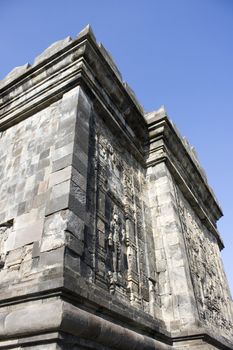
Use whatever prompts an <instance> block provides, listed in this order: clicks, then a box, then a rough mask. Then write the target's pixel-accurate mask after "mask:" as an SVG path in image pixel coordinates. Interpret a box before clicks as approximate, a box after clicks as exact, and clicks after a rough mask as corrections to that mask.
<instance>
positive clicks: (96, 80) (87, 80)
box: [0, 26, 233, 350]
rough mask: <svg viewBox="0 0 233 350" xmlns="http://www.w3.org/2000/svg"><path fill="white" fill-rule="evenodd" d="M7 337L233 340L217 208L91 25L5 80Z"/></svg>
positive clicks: (136, 347)
mask: <svg viewBox="0 0 233 350" xmlns="http://www.w3.org/2000/svg"><path fill="white" fill-rule="evenodd" d="M0 179H1V180H0V303H1V306H0V349H17V350H19V349H20V350H21V349H23V350H31V349H35V350H55V349H56V350H58V349H60V350H61V349H62V350H67V349H71V350H80V349H82V350H84V349H86V350H88V349H92V350H94V349H95V350H110V349H113V350H114V349H115V350H159V349H168V350H169V349H170V350H172V349H195V350H202V349H204V350H208V349H212V350H213V349H233V318H232V300H231V295H230V291H229V288H228V285H227V281H226V277H225V274H224V269H223V265H222V261H221V257H220V251H221V249H222V248H223V242H222V240H221V237H220V235H219V233H218V230H217V227H216V222H217V220H218V219H219V218H220V217H221V216H222V211H221V209H220V207H219V204H218V202H217V200H216V198H215V196H214V193H213V191H212V189H211V188H210V187H209V185H208V183H207V179H206V176H205V173H204V171H203V170H202V168H201V166H200V164H199V162H198V160H197V157H196V155H195V152H194V150H193V149H192V148H191V147H190V146H189V144H188V143H187V141H185V140H184V139H183V138H182V137H181V136H180V134H179V132H178V131H177V130H176V128H175V127H174V125H173V124H172V122H171V121H170V119H169V118H168V116H167V114H166V112H165V110H164V109H163V108H161V109H159V110H157V111H154V112H150V113H145V112H144V111H143V109H142V107H141V106H140V104H139V103H138V102H137V100H136V98H135V96H134V94H133V92H132V90H131V89H130V88H129V86H128V85H127V84H126V83H124V82H123V81H122V78H121V74H120V73H119V71H118V69H117V67H116V66H115V64H114V62H113V60H112V58H111V56H110V55H109V53H108V52H107V51H106V50H105V48H104V47H103V45H102V44H98V43H97V42H96V40H95V37H94V34H93V33H92V30H91V29H90V27H89V26H87V27H86V28H85V29H84V30H83V31H81V32H80V33H79V34H78V36H77V37H76V38H75V39H71V38H70V37H68V38H66V39H65V40H62V41H60V42H57V43H55V44H53V45H52V46H50V47H49V48H48V49H47V50H45V51H44V52H43V53H42V54H41V55H39V56H38V57H37V58H36V59H35V61H34V63H33V64H32V65H29V64H27V65H25V66H22V67H17V68H15V69H14V70H13V71H12V72H10V73H9V74H8V75H7V77H6V78H5V79H4V80H2V81H1V82H0Z"/></svg>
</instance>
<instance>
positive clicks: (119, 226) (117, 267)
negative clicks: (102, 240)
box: [108, 206, 125, 291]
mask: <svg viewBox="0 0 233 350" xmlns="http://www.w3.org/2000/svg"><path fill="white" fill-rule="evenodd" d="M124 242H125V228H124V226H123V223H122V220H121V219H120V215H119V210H118V208H117V207H116V206H114V208H113V211H112V219H111V222H110V232H109V235H108V247H109V250H110V251H111V263H112V266H111V271H109V272H108V277H109V283H110V291H114V285H115V283H116V282H117V281H118V280H119V279H120V278H121V277H122V276H121V273H122V271H121V266H122V253H123V252H122V250H123V244H124Z"/></svg>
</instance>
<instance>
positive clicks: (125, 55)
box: [0, 0, 233, 291]
mask: <svg viewBox="0 0 233 350" xmlns="http://www.w3.org/2000/svg"><path fill="white" fill-rule="evenodd" d="M88 23H90V24H91V26H92V28H93V29H94V32H95V35H96V37H97V40H99V41H101V42H102V43H103V44H104V46H105V47H106V48H107V49H108V50H109V51H110V52H111V54H112V56H113V57H114V59H115V62H116V63H117V65H118V67H119V69H120V71H121V73H122V75H123V78H124V80H125V81H127V82H128V84H129V85H130V86H131V87H132V89H133V90H134V91H135V93H136V95H137V97H138V99H139V100H140V102H141V104H142V105H143V106H144V108H145V110H146V111H151V110H153V109H157V108H158V107H159V106H160V105H161V104H164V105H165V107H166V109H167V111H168V114H169V116H170V118H171V119H172V120H173V121H174V122H175V124H176V125H177V127H178V128H179V130H180V131H181V133H182V135H184V136H186V137H187V138H188V140H189V141H190V143H191V144H192V145H193V146H194V147H195V148H196V150H197V153H198V155H199V159H200V161H201V164H202V165H203V167H204V169H205V170H206V173H207V176H208V180H209V183H210V185H211V186H212V187H213V188H214V191H215V193H216V195H217V198H218V199H219V202H220V204H221V207H222V209H223V211H224V214H225V216H224V217H223V218H222V219H221V220H220V221H219V223H218V227H219V230H220V232H221V235H222V238H223V240H224V242H225V246H226V248H225V249H224V250H223V252H222V257H223V261H224V265H225V270H226V274H227V277H228V281H229V284H230V287H231V290H232V291H233V266H232V265H233V235H232V226H233V224H232V221H233V212H232V207H233V204H232V203H233V156H232V153H233V116H232V111H233V45H232V44H233V1H232V0H141V1H139V0H89V1H88V0H38V1H36V0H34V1H33V0H20V1H19V0H0V36H1V55H0V79H2V78H3V77H4V76H5V75H6V74H7V73H8V72H9V71H10V70H11V69H13V68H14V67H15V66H19V65H23V64H25V63H26V62H33V60H34V58H35V56H36V55H38V54H40V53H41V52H42V51H43V50H44V49H45V48H46V47H48V46H49V45H50V44H52V43H53V42H54V41H57V40H60V39H63V38H64V37H66V36H68V35H71V36H72V37H75V36H76V35H77V33H78V32H79V31H80V30H81V29H82V28H83V27H84V26H86V24H88Z"/></svg>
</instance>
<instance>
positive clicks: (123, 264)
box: [96, 126, 149, 309]
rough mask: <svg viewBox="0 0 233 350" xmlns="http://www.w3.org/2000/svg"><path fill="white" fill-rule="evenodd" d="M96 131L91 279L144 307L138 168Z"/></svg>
mask: <svg viewBox="0 0 233 350" xmlns="http://www.w3.org/2000/svg"><path fill="white" fill-rule="evenodd" d="M100 130H101V133H100V132H99V134H98V132H97V134H98V137H97V186H96V188H97V193H96V195H97V214H96V215H97V219H96V283H98V284H101V285H102V287H104V288H108V289H109V292H110V293H112V294H113V293H117V294H119V295H123V296H124V297H125V298H127V299H129V300H130V301H131V303H132V304H134V305H136V306H138V307H142V308H143V309H145V308H146V307H147V304H148V302H149V284H148V276H147V273H146V271H147V269H146V262H145V237H144V236H145V229H144V222H143V206H142V199H141V188H140V186H141V185H140V179H141V178H140V176H142V175H140V171H139V170H138V168H139V167H138V165H136V164H135V162H136V161H135V160H134V159H133V158H132V157H130V156H129V155H128V154H127V152H126V150H125V149H123V148H122V147H121V146H120V145H119V144H115V143H114V142H115V141H113V139H114V138H113V136H112V135H111V134H110V133H109V132H107V130H105V131H104V127H103V126H101V129H100Z"/></svg>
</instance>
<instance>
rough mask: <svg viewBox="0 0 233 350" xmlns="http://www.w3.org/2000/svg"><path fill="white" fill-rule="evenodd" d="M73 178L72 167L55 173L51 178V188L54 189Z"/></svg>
mask: <svg viewBox="0 0 233 350" xmlns="http://www.w3.org/2000/svg"><path fill="white" fill-rule="evenodd" d="M70 178H71V166H68V167H66V168H64V169H61V170H59V171H56V172H53V173H52V174H51V175H50V177H49V187H53V186H55V185H57V184H59V183H61V182H64V181H67V180H69V179H70Z"/></svg>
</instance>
